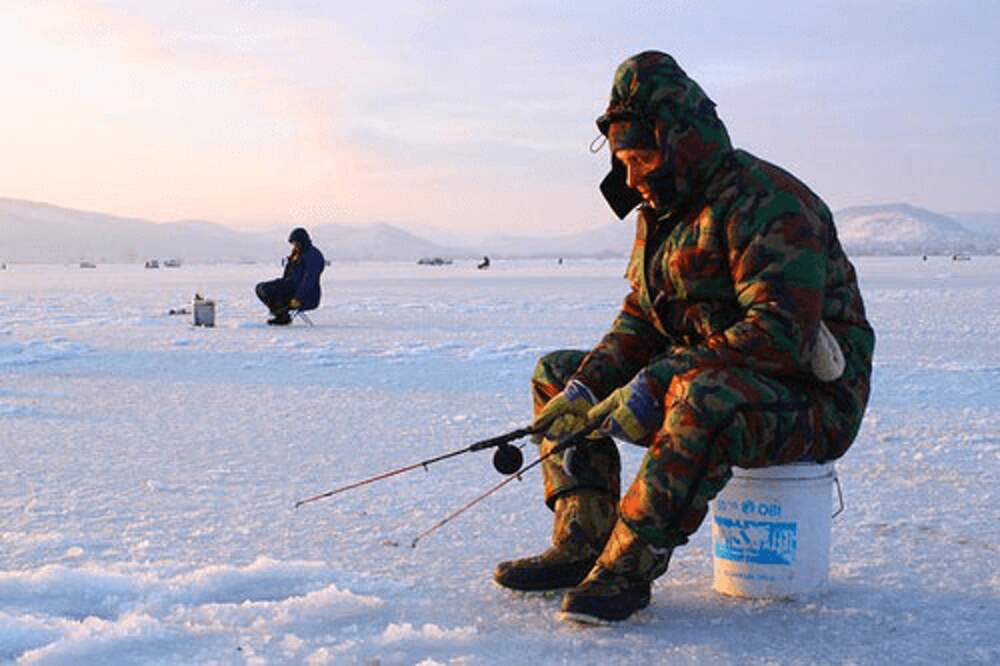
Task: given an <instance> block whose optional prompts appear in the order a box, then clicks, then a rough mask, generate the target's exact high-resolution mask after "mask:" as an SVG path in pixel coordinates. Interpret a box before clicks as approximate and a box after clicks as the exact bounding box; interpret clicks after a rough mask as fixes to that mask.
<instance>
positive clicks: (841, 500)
mask: <svg viewBox="0 0 1000 666" xmlns="http://www.w3.org/2000/svg"><path fill="white" fill-rule="evenodd" d="M833 483H834V484H836V486H837V500H838V502H839V503H840V508H839V509H837V510H836V511H834V512H833V515H832V516H830V518H836V517H837V516H839V515H840V514H842V513H844V490H843V489H842V488H841V487H840V477H839V476H836V475H834V477H833Z"/></svg>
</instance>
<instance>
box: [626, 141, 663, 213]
mask: <svg viewBox="0 0 1000 666" xmlns="http://www.w3.org/2000/svg"><path fill="white" fill-rule="evenodd" d="M615 157H616V158H618V161H619V162H621V163H622V164H624V165H625V170H626V172H627V175H626V178H625V182H626V183H627V184H628V186H629V187H631V188H632V189H633V190H635V191H636V192H638V193H639V194H640V195H642V198H643V200H644V201H645V202H646V203H649V204H652V203H653V192H652V190H650V189H649V185H648V184H647V183H646V176H648V175H649V174H651V173H652V172H654V171H656V170H657V169H659V168H660V167H661V166H663V153H661V152H660V151H659V150H651V149H647V148H622V149H621V150H618V151H615Z"/></svg>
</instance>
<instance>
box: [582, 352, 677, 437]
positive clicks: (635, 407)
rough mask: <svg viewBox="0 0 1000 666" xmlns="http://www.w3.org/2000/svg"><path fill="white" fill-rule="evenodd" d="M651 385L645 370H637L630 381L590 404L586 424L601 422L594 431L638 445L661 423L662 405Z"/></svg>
mask: <svg viewBox="0 0 1000 666" xmlns="http://www.w3.org/2000/svg"><path fill="white" fill-rule="evenodd" d="M654 386H655V384H652V383H651V381H650V379H649V376H648V374H647V373H646V371H645V370H641V371H639V374H637V375H636V376H635V377H633V378H632V381H630V382H629V383H628V384H626V385H625V386H623V387H621V388H620V389H617V390H616V391H615V392H614V393H612V394H611V395H609V396H608V397H607V398H606V399H605V400H603V401H602V402H601V403H600V404H597V405H595V406H594V407H592V408H591V409H590V410H589V411H588V412H587V415H586V417H585V419H586V420H585V423H594V422H595V421H601V427H600V428H598V429H597V433H599V434H601V435H607V436H609V437H615V438H617V439H624V440H625V441H627V442H632V443H633V444H641V443H642V442H643V440H645V439H646V438H647V437H649V436H650V435H651V434H652V433H653V432H655V431H656V430H657V429H658V428H659V427H660V425H661V424H662V423H663V407H662V404H661V401H660V399H659V398H658V397H657V395H656V389H655V388H654Z"/></svg>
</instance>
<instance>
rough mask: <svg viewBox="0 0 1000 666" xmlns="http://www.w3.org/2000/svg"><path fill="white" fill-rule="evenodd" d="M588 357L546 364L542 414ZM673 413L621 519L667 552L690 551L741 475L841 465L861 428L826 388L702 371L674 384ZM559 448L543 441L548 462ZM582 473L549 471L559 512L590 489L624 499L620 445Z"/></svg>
mask: <svg viewBox="0 0 1000 666" xmlns="http://www.w3.org/2000/svg"><path fill="white" fill-rule="evenodd" d="M585 355H586V353H585V352H582V351H575V350H566V351H557V352H553V353H551V354H548V355H546V356H544V357H542V358H541V359H540V360H539V362H538V365H537V366H536V368H535V374H534V376H533V378H532V382H531V384H532V397H533V400H534V408H535V413H536V414H537V413H538V411H539V410H540V409H541V408H542V407H543V406H544V405H545V403H546V402H548V401H549V400H550V399H551V398H552V397H553V396H554V395H556V394H557V393H558V392H559V391H561V390H562V387H563V386H564V385H565V384H566V382H567V381H569V379H570V377H572V375H573V373H574V372H575V371H576V368H577V367H578V366H579V365H580V362H581V361H582V360H583V357H584V356H585ZM663 405H664V407H663V411H664V413H663V424H662V426H661V427H660V429H659V431H657V432H656V433H654V434H653V435H651V436H650V437H648V438H647V440H646V441H644V442H643V443H642V445H643V446H645V447H646V449H647V450H646V454H645V455H644V456H643V459H642V462H641V464H640V466H639V471H638V473H637V474H636V476H635V479H634V480H633V481H632V485H631V486H629V488H628V491H627V492H626V493H625V497H624V498H623V499H622V500H621V508H620V516H621V519H622V520H624V521H625V522H626V523H627V524H628V525H629V527H631V528H632V529H633V530H634V531H635V532H636V533H637V534H638V535H639V536H640V537H641V538H643V539H644V540H645V541H647V542H648V543H650V544H652V545H654V546H659V547H672V546H678V545H681V544H684V543H686V542H687V540H688V537H689V536H690V535H692V534H694V532H695V531H696V530H697V529H698V527H699V526H700V525H701V523H702V521H703V520H704V518H705V515H706V513H707V512H708V502H709V501H710V500H711V499H712V498H713V497H715V496H716V495H717V494H718V493H719V491H721V490H722V488H723V487H724V486H725V485H726V483H727V482H728V481H729V479H730V477H731V476H732V472H731V468H732V467H733V466H737V467H744V468H751V467H768V466H772V465H782V464H787V463H791V462H797V461H809V460H811V461H826V460H831V459H834V458H837V457H839V456H841V455H843V453H844V451H845V450H846V448H847V447H848V446H849V445H850V442H851V440H853V438H854V435H855V434H856V432H857V428H858V425H859V424H860V418H861V415H860V414H850V413H849V410H848V413H845V412H844V410H841V409H838V408H837V405H836V404H834V399H833V397H832V396H830V395H826V394H825V393H824V392H823V390H822V389H821V388H817V387H812V386H807V385H795V384H791V383H789V382H782V381H778V380H777V379H775V378H772V377H767V376H764V375H761V374H759V373H755V372H753V371H750V370H748V369H746V368H738V367H725V368H718V367H713V368H696V369H694V370H691V371H689V372H686V373H684V374H682V375H678V376H676V377H674V379H673V381H672V382H671V383H670V387H669V389H668V390H667V395H666V396H665V397H664V400H663ZM552 445H553V443H552V442H550V441H548V440H545V441H543V442H542V444H541V445H540V449H541V451H540V453H542V454H544V453H546V452H547V450H548V449H549V448H550V447H551V446H552ZM573 470H574V473H573V475H569V474H567V472H566V471H564V470H563V466H562V455H561V454H556V455H554V456H552V457H551V458H548V459H547V460H546V461H545V462H544V463H542V471H543V475H544V478H545V501H546V503H547V504H548V505H549V507H550V508H552V507H553V506H554V504H555V500H556V499H557V498H558V497H559V496H561V495H564V494H567V493H572V492H577V491H579V490H581V489H593V490H599V491H603V492H607V493H609V494H611V495H612V496H614V497H616V498H617V497H618V496H619V493H620V487H621V486H620V484H621V481H620V478H619V477H620V473H621V462H620V459H619V454H618V449H617V447H616V445H615V443H614V441H612V440H611V439H608V438H602V439H600V440H592V441H590V442H588V443H587V444H586V445H585V446H583V447H579V450H578V451H577V452H576V453H575V454H574V460H573Z"/></svg>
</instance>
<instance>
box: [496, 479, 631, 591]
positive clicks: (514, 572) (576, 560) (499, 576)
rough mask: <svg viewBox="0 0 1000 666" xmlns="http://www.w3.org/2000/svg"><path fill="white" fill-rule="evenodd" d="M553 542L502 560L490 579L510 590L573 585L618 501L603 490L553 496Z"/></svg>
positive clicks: (592, 557)
mask: <svg viewBox="0 0 1000 666" xmlns="http://www.w3.org/2000/svg"><path fill="white" fill-rule="evenodd" d="M555 514H556V515H555V523H554V524H553V527H552V546H550V547H549V548H548V550H546V551H545V552H544V553H542V554H541V555H535V556H533V557H526V558H523V559H519V560H511V561H507V562H501V563H500V564H498V565H497V568H496V571H494V573H493V580H494V581H496V582H497V583H498V584H499V585H502V586H504V587H507V588H510V589H512V590H522V591H528V592H540V591H545V590H558V589H560V588H564V587H573V586H574V585H576V584H578V583H579V582H580V581H582V580H583V579H584V577H586V575H587V572H589V571H590V570H591V568H592V567H593V566H594V562H595V561H596V560H597V556H598V555H599V554H600V552H601V550H602V549H603V548H604V543H605V541H607V538H608V535H609V534H611V528H612V527H614V524H615V521H616V520H617V517H618V502H617V501H615V500H614V499H613V498H612V497H611V496H609V495H606V494H603V493H589V492H588V493H579V494H574V495H568V496H566V497H560V498H559V499H558V500H556V506H555Z"/></svg>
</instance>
